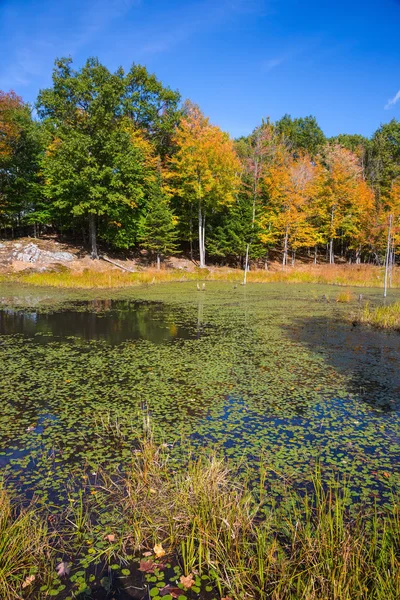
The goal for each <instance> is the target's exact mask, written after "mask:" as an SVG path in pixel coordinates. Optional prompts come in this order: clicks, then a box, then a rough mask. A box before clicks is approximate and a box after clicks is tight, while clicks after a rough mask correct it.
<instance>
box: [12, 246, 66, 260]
mask: <svg viewBox="0 0 400 600" xmlns="http://www.w3.org/2000/svg"><path fill="white" fill-rule="evenodd" d="M13 254H14V258H15V259H16V260H20V261H22V262H29V263H36V262H41V263H52V262H56V261H57V262H59V261H61V262H71V261H72V260H74V259H75V256H74V255H73V254H71V252H50V251H49V250H41V249H40V248H39V247H38V246H37V245H36V244H34V243H33V242H31V243H29V244H27V245H26V246H25V247H24V248H23V249H22V250H21V251H20V252H14V253H13Z"/></svg>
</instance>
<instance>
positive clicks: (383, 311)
mask: <svg viewBox="0 0 400 600" xmlns="http://www.w3.org/2000/svg"><path fill="white" fill-rule="evenodd" d="M360 321H361V322H362V323H368V324H369V325H373V326H375V327H382V328H383V329H394V330H397V331H399V330H400V302H395V303H394V304H389V305H388V306H377V307H375V308H373V307H371V306H370V305H369V304H367V305H366V306H365V307H364V309H363V311H362V312H361V316H360Z"/></svg>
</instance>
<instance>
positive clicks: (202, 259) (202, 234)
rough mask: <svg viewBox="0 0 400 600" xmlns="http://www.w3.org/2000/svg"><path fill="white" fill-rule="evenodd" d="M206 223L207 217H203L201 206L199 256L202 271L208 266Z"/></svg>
mask: <svg viewBox="0 0 400 600" xmlns="http://www.w3.org/2000/svg"><path fill="white" fill-rule="evenodd" d="M205 222H206V216H205V215H203V213H202V210H201V204H199V254H200V269H204V267H205V266H206V253H205V247H204V246H205Z"/></svg>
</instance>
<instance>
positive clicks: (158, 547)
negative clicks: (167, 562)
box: [153, 544, 165, 558]
mask: <svg viewBox="0 0 400 600" xmlns="http://www.w3.org/2000/svg"><path fill="white" fill-rule="evenodd" d="M153 551H154V554H155V556H156V558H162V557H163V556H165V550H164V548H163V547H162V545H161V544H156V545H155V546H154V548H153Z"/></svg>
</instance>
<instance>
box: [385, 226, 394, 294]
mask: <svg viewBox="0 0 400 600" xmlns="http://www.w3.org/2000/svg"><path fill="white" fill-rule="evenodd" d="M392 219H393V215H390V216H389V227H388V237H387V248H386V256H385V284H384V289H383V297H384V298H386V296H387V284H388V272H389V263H390V244H391V235H392Z"/></svg>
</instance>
